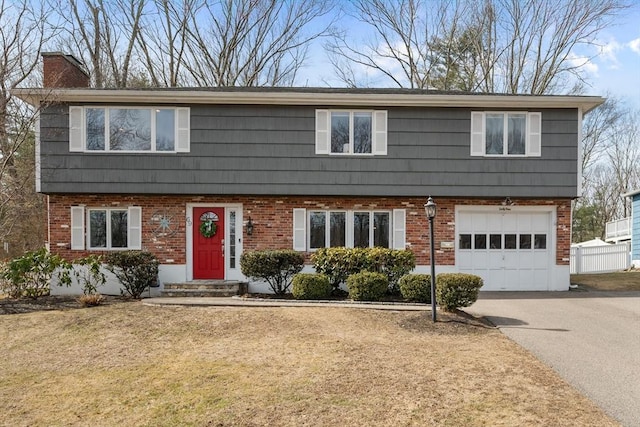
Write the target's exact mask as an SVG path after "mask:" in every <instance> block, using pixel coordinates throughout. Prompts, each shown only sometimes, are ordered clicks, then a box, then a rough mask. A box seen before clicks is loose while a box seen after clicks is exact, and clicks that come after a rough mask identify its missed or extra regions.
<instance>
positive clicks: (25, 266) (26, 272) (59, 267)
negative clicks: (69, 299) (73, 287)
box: [0, 248, 71, 299]
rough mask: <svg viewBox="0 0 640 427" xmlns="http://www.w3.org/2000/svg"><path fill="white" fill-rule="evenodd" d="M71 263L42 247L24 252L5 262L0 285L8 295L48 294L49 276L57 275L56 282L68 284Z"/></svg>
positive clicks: (69, 282) (12, 296)
mask: <svg viewBox="0 0 640 427" xmlns="http://www.w3.org/2000/svg"><path fill="white" fill-rule="evenodd" d="M70 271H71V264H70V263H69V262H68V261H66V260H65V259H63V258H62V257H60V256H58V255H53V254H51V253H50V252H49V251H47V250H46V249H45V248H41V249H38V250H37V251H31V252H26V253H25V254H24V255H22V256H21V257H19V258H15V259H13V260H11V261H10V262H9V263H8V264H5V265H4V267H3V269H2V271H0V278H1V280H0V284H1V285H2V287H3V289H2V290H3V292H5V293H6V294H8V295H9V297H10V298H20V297H29V298H34V299H36V298H38V297H40V296H43V295H49V292H50V290H51V279H52V278H53V277H54V275H57V278H58V283H59V284H60V285H66V286H69V285H70V284H71V276H70V275H69V273H70Z"/></svg>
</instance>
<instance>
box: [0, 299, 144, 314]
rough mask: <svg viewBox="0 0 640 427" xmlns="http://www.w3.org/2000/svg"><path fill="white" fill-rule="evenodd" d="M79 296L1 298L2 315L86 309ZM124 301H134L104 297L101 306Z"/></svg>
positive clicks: (0, 312)
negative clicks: (78, 299) (79, 300)
mask: <svg viewBox="0 0 640 427" xmlns="http://www.w3.org/2000/svg"><path fill="white" fill-rule="evenodd" d="M77 298H78V297H77V296H67V295H65V296H58V295H56V296H52V295H48V296H42V297H38V298H37V299H33V298H18V299H12V298H7V297H3V296H0V315H3V314H20V313H33V312H36V311H50V310H73V309H77V308H84V307H83V306H82V304H80V303H79V302H78V301H77ZM123 301H133V300H130V299H126V298H122V297H115V296H106V295H105V296H104V301H103V302H102V304H101V305H111V304H115V303H119V302H123Z"/></svg>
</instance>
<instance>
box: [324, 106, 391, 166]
mask: <svg viewBox="0 0 640 427" xmlns="http://www.w3.org/2000/svg"><path fill="white" fill-rule="evenodd" d="M332 113H348V114H349V152H348V153H345V152H340V153H334V152H332V151H331V117H332ZM357 113H367V114H371V152H370V153H355V152H354V131H353V126H354V115H355V114H357ZM325 114H326V115H325ZM319 120H326V123H322V126H320V123H318V121H319ZM319 140H321V141H319ZM316 154H328V155H330V156H343V157H344V156H348V157H349V156H350V157H354V156H355V157H360V156H363V157H373V156H384V155H386V154H387V110H372V109H330V110H316Z"/></svg>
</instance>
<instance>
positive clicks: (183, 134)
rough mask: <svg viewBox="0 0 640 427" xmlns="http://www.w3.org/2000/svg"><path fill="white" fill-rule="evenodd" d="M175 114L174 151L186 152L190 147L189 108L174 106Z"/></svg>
mask: <svg viewBox="0 0 640 427" xmlns="http://www.w3.org/2000/svg"><path fill="white" fill-rule="evenodd" d="M176 115H177V120H176V123H177V126H176V135H177V137H176V151H177V152H178V153H188V152H189V151H190V149H191V141H190V138H191V132H190V130H191V129H190V128H191V126H190V109H189V108H176Z"/></svg>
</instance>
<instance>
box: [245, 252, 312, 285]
mask: <svg viewBox="0 0 640 427" xmlns="http://www.w3.org/2000/svg"><path fill="white" fill-rule="evenodd" d="M303 265H304V256H303V255H302V254H301V253H300V252H296V251H294V250H291V249H279V250H258V251H247V252H243V253H242V255H241V256H240V269H241V270H242V274H244V275H245V276H247V277H249V278H250V279H252V280H264V281H265V282H267V283H268V284H269V287H270V288H271V290H272V291H273V292H274V293H275V294H278V295H283V294H286V293H287V292H288V291H289V287H290V286H291V278H292V277H293V276H294V275H295V274H297V273H299V272H300V270H302V267H303Z"/></svg>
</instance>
